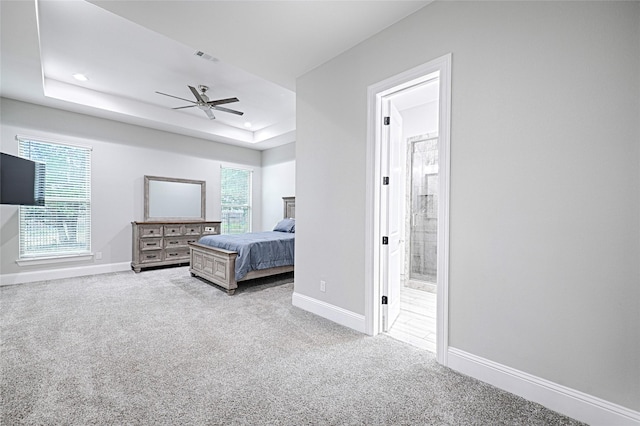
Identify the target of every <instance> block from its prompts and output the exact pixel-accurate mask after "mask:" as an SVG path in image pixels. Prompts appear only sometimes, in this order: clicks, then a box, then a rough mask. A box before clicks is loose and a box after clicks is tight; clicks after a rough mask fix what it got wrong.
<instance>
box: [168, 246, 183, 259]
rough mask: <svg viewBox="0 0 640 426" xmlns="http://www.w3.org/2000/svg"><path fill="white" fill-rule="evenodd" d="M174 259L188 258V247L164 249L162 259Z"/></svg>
mask: <svg viewBox="0 0 640 426" xmlns="http://www.w3.org/2000/svg"><path fill="white" fill-rule="evenodd" d="M175 259H186V260H189V249H188V248H186V247H180V248H168V249H166V250H165V257H164V260H175Z"/></svg>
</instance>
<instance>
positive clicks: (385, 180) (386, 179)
mask: <svg viewBox="0 0 640 426" xmlns="http://www.w3.org/2000/svg"><path fill="white" fill-rule="evenodd" d="M382 184H383V185H389V176H385V177H383V178H382Z"/></svg>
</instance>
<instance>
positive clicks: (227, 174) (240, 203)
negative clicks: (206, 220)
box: [220, 167, 252, 234]
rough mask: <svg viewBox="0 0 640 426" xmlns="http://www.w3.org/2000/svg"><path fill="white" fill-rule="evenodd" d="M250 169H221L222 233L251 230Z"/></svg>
mask: <svg viewBox="0 0 640 426" xmlns="http://www.w3.org/2000/svg"><path fill="white" fill-rule="evenodd" d="M251 175H252V172H251V170H244V169H233V168H228V167H222V169H221V191H220V192H221V194H222V203H221V205H222V218H221V220H222V224H221V226H222V233H223V234H241V233H245V232H251Z"/></svg>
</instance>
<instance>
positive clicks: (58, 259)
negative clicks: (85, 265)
mask: <svg viewBox="0 0 640 426" xmlns="http://www.w3.org/2000/svg"><path fill="white" fill-rule="evenodd" d="M92 259H93V253H87V254H73V255H68V256H51V257H33V258H24V259H17V260H16V263H17V264H18V265H19V266H37V265H50V264H55V263H67V262H82V261H85V260H92Z"/></svg>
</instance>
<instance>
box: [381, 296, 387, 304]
mask: <svg viewBox="0 0 640 426" xmlns="http://www.w3.org/2000/svg"><path fill="white" fill-rule="evenodd" d="M387 302H388V300H387V296H382V304H383V305H387V304H388V303H387Z"/></svg>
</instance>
